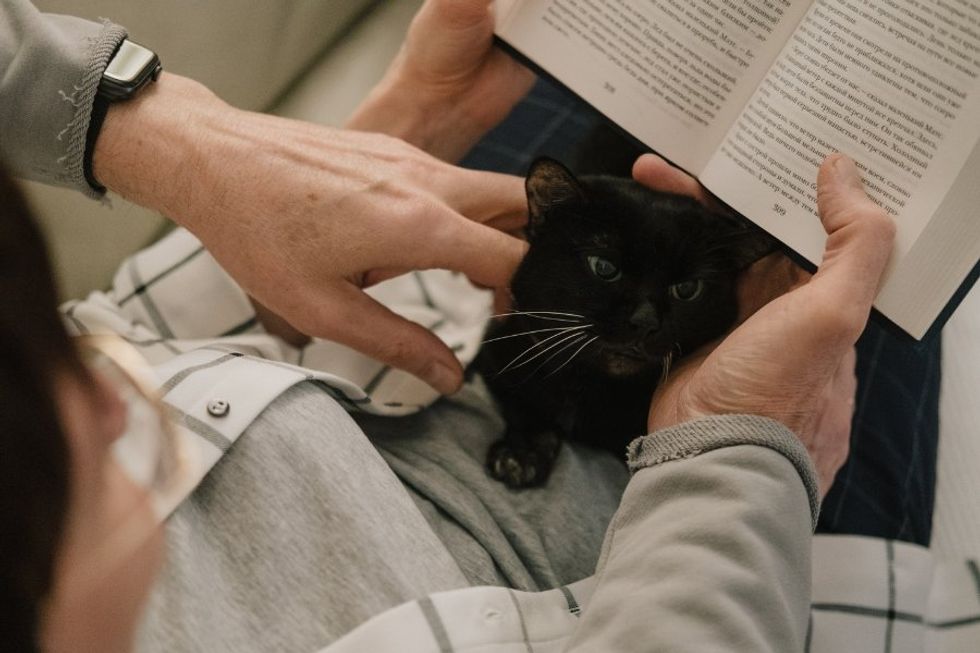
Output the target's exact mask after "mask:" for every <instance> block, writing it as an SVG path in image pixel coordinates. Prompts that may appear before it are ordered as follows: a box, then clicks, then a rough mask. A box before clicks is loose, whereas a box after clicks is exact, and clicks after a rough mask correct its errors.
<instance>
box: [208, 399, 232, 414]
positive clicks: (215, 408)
mask: <svg viewBox="0 0 980 653" xmlns="http://www.w3.org/2000/svg"><path fill="white" fill-rule="evenodd" d="M229 410H231V404H229V403H228V402H227V401H225V400H224V399H212V400H211V401H209V402H208V415H210V416H211V417H224V416H225V415H227V414H228V411H229Z"/></svg>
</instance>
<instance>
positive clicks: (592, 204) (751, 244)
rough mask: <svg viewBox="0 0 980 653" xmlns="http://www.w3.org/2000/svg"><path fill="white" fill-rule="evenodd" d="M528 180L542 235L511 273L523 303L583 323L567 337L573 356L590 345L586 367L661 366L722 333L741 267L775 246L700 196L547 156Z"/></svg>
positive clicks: (535, 224)
mask: <svg viewBox="0 0 980 653" xmlns="http://www.w3.org/2000/svg"><path fill="white" fill-rule="evenodd" d="M527 189H528V201H529V209H530V214H531V223H530V226H529V229H528V238H529V241H530V245H531V246H530V249H529V251H528V254H527V256H526V257H525V259H524V261H523V262H522V264H521V266H520V268H519V269H518V272H517V274H516V275H515V277H514V280H513V283H512V291H513V295H514V303H515V309H516V310H519V311H542V312H543V311H550V312H553V313H554V314H557V313H561V314H567V315H566V316H565V318H564V319H567V320H569V322H568V323H567V324H568V325H569V327H577V330H578V332H581V335H579V334H578V333H577V332H576V331H569V332H568V335H569V336H571V335H572V334H575V336H576V337H575V338H570V337H565V336H562V338H563V342H567V343H571V344H569V345H568V346H567V355H568V356H571V355H572V353H573V352H576V350H578V349H579V348H581V351H578V353H577V355H576V358H575V365H576V366H578V367H580V368H581V367H582V366H586V367H588V368H592V369H598V370H599V371H601V372H603V373H605V374H609V375H612V376H617V377H628V376H632V375H637V374H646V373H649V372H655V371H659V369H660V367H661V365H662V364H663V361H664V359H665V358H666V357H668V356H673V355H676V354H681V353H689V352H691V351H692V350H694V349H696V348H697V347H699V346H701V345H703V344H705V343H706V342H708V341H710V340H712V339H714V338H716V337H718V336H720V335H721V334H723V333H724V332H725V331H726V330H727V329H728V328H729V327H730V326H731V325H732V323H733V321H734V319H735V316H736V312H737V302H736V298H735V287H734V284H735V279H736V277H737V274H738V271H739V270H740V269H742V268H743V267H745V266H746V265H748V264H749V263H751V262H752V261H754V260H755V259H757V258H759V256H761V255H762V254H764V253H765V251H763V250H764V249H765V248H771V245H770V244H769V243H768V241H767V240H766V241H765V242H763V241H762V240H761V239H762V238H763V237H759V236H756V235H755V234H754V233H752V234H750V233H748V232H747V231H746V230H745V229H744V228H742V227H739V226H738V225H736V224H735V223H733V222H732V221H730V220H729V219H727V218H725V217H722V216H719V215H717V214H714V213H711V212H709V211H708V210H706V209H705V208H703V207H702V206H701V205H700V204H698V203H697V202H696V201H695V200H693V199H691V198H687V197H680V196H677V195H669V194H664V193H657V192H655V191H652V190H649V189H647V188H645V187H643V186H641V185H640V184H638V183H636V182H634V181H632V180H629V179H620V178H613V177H583V178H582V179H581V180H577V179H575V177H574V176H573V175H572V174H571V173H570V172H569V171H568V170H566V169H565V168H564V167H563V166H561V165H560V164H558V163H557V162H554V161H551V160H548V159H541V160H539V161H537V162H535V164H534V165H533V166H532V170H531V172H530V174H529V175H528V179H527ZM542 314H543V313H542ZM585 325H589V326H585ZM556 341H557V340H556ZM559 358H560V357H559Z"/></svg>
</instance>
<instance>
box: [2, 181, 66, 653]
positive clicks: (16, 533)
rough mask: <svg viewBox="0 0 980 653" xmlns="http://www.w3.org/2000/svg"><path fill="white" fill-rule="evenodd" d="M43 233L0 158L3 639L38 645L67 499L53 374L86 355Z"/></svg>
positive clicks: (14, 646) (23, 646)
mask: <svg viewBox="0 0 980 653" xmlns="http://www.w3.org/2000/svg"><path fill="white" fill-rule="evenodd" d="M56 304H57V294H56V292H55V284H54V280H53V278H52V273H51V266H50V264H49V261H48V255H47V250H46V248H45V245H44V240H43V239H42V237H41V234H40V232H39V230H38V227H37V226H36V225H35V223H34V221H33V220H32V219H31V215H30V212H29V210H28V208H27V204H26V202H25V200H24V197H23V195H22V193H21V192H20V189H19V188H18V187H17V186H16V185H15V183H14V182H13V180H12V179H11V178H10V176H9V175H8V174H7V173H6V171H5V170H3V168H2V167H0V614H2V615H3V617H2V618H0V642H3V643H4V648H5V650H15V651H35V650H37V649H38V644H37V631H38V626H39V623H38V621H39V609H40V606H41V602H42V601H43V599H44V598H45V596H46V595H47V594H48V593H49V592H50V590H51V584H52V572H53V563H54V557H55V553H56V552H57V549H58V546H59V544H60V541H61V535H62V531H63V527H64V523H65V517H66V511H67V505H68V474H69V472H68V444H67V442H66V440H65V436H64V432H63V430H62V427H61V423H60V421H59V415H58V411H57V402H56V398H55V394H54V379H55V377H56V374H57V373H59V372H61V371H64V372H81V371H82V370H83V367H82V364H81V362H80V360H79V358H78V355H77V353H76V351H75V349H74V347H73V346H72V344H71V341H70V340H69V338H68V335H67V333H66V332H65V329H64V326H63V325H62V322H61V319H60V318H59V316H58V312H57V308H56Z"/></svg>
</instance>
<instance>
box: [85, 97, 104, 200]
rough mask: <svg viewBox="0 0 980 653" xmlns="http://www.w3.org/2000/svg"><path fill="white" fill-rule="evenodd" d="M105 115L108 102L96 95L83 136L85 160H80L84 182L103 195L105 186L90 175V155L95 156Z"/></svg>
mask: <svg viewBox="0 0 980 653" xmlns="http://www.w3.org/2000/svg"><path fill="white" fill-rule="evenodd" d="M107 113H109V100H107V99H105V98H104V97H102V96H101V95H96V96H95V101H94V102H93V103H92V117H91V118H89V121H88V132H87V133H86V134H85V158H84V159H83V160H82V170H83V172H84V173H85V181H87V182H88V185H89V186H91V187H92V190H94V191H96V192H97V193H104V192H105V186H103V185H102V184H100V183H99V180H98V179H96V178H95V175H94V174H92V155H93V154H95V141H97V140H98V139H99V132H101V131H102V123H103V122H105V115H106V114H107Z"/></svg>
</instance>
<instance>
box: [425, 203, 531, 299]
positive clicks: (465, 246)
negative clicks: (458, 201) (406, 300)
mask: <svg viewBox="0 0 980 653" xmlns="http://www.w3.org/2000/svg"><path fill="white" fill-rule="evenodd" d="M527 248H528V244H527V242H526V241H524V240H521V239H520V238H515V237H513V236H510V235H508V234H506V233H504V232H502V231H498V230H496V229H493V228H491V227H488V226H486V225H482V224H479V223H476V222H470V221H469V220H453V221H451V222H449V223H448V224H447V225H445V226H444V228H442V229H439V230H438V231H436V232H434V233H432V234H430V237H429V239H428V242H427V243H426V244H425V250H426V251H424V252H423V251H419V252H418V256H419V258H417V259H416V260H417V261H419V263H418V264H417V265H418V267H423V268H442V269H445V270H453V271H454V272H462V273H463V274H465V275H466V276H467V277H469V279H470V281H472V282H473V283H475V284H477V285H480V286H484V287H487V288H502V287H505V286H507V285H509V284H510V280H511V277H513V276H514V272H516V271H517V266H518V265H520V262H521V260H523V258H524V255H525V254H526V253H527Z"/></svg>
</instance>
